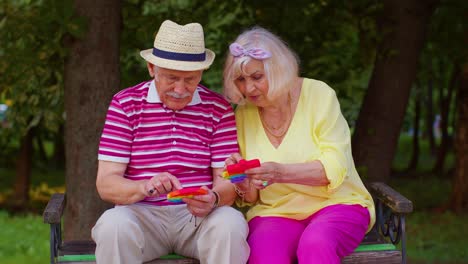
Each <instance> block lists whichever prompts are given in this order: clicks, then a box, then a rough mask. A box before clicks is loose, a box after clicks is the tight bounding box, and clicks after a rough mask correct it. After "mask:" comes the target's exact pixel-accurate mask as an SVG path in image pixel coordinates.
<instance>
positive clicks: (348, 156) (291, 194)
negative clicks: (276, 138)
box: [236, 79, 375, 230]
mask: <svg viewBox="0 0 468 264" xmlns="http://www.w3.org/2000/svg"><path fill="white" fill-rule="evenodd" d="M236 122H237V131H238V132H237V133H238V140H239V146H240V151H241V154H242V156H243V157H244V158H245V159H254V158H259V159H260V161H261V162H267V161H274V162H280V163H302V162H309V161H313V160H320V161H321V162H322V164H323V166H324V168H325V172H326V175H327V178H328V180H329V181H330V184H329V185H328V186H308V185H301V184H283V183H275V184H272V185H270V186H268V187H267V188H265V189H263V190H261V191H260V196H259V200H258V201H257V203H256V204H255V205H253V206H252V207H251V208H250V209H249V211H248V212H247V220H250V219H252V218H254V217H255V216H282V217H287V218H292V219H297V220H302V219H305V218H307V217H309V216H310V215H311V214H313V213H315V212H317V211H318V210H320V209H322V208H324V207H326V206H329V205H334V204H360V205H362V206H364V207H367V208H368V209H369V213H370V215H371V221H370V224H369V230H370V228H371V227H372V226H373V224H374V222H375V209H374V202H373V200H372V197H371V196H370V194H369V192H368V191H367V190H366V188H365V187H364V184H363V183H362V181H361V179H360V178H359V175H358V173H357V171H356V168H355V166H354V161H353V157H352V153H351V142H350V141H351V136H350V131H349V127H348V124H347V122H346V120H345V118H344V117H343V115H342V113H341V110H340V105H339V102H338V99H337V97H336V94H335V91H334V90H333V89H332V88H330V87H329V86H328V85H327V84H325V83H324V82H321V81H317V80H313V79H304V82H303V85H302V89H301V94H300V97H299V102H298V104H297V109H296V112H295V114H294V117H293V119H292V121H291V125H290V127H289V130H288V132H287V133H286V135H285V136H284V138H283V141H282V143H281V145H279V146H278V148H275V147H274V146H273V145H272V144H271V143H270V141H269V139H268V137H267V135H266V134H265V131H264V129H263V127H262V123H261V121H260V117H259V114H258V110H257V107H255V106H254V105H252V104H246V105H240V106H238V107H237V109H236Z"/></svg>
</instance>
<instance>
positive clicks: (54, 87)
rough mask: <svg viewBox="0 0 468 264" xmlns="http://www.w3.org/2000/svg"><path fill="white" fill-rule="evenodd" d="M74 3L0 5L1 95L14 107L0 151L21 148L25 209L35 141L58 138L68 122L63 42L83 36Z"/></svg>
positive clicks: (19, 177)
mask: <svg viewBox="0 0 468 264" xmlns="http://www.w3.org/2000/svg"><path fill="white" fill-rule="evenodd" d="M69 2H70V1H53V0H43V1H26V0H22V1H3V2H2V4H1V5H0V17H1V20H0V43H1V46H0V83H1V85H0V93H1V97H3V98H4V99H5V100H9V101H11V102H12V105H11V106H10V108H9V109H8V116H7V120H8V126H7V127H5V128H3V129H1V130H0V138H1V140H0V143H1V144H2V145H1V146H0V147H1V148H2V149H5V148H6V149H9V148H11V144H12V143H11V142H16V144H17V145H19V146H18V147H19V149H20V151H19V153H18V154H15V155H16V160H17V162H16V166H17V174H16V184H15V186H16V188H15V200H18V201H19V203H20V204H24V203H25V202H26V201H27V200H28V190H29V178H30V171H31V162H32V159H31V155H32V144H33V138H35V137H38V136H41V135H42V136H44V135H45V136H47V137H49V138H53V137H56V136H57V132H58V129H59V127H60V125H61V124H63V122H64V119H63V78H62V71H63V63H64V58H65V56H66V50H65V49H64V48H63V46H62V43H61V40H62V39H63V37H64V35H65V34H67V33H71V34H78V33H79V27H78V26H77V24H76V21H75V20H73V18H72V14H71V12H70V11H71V9H70V8H69V7H68V6H67V5H68V4H69ZM64 11H65V13H64ZM45 13H47V14H48V15H47V16H44V15H43V14H45ZM59 136H60V135H59ZM5 154H8V153H5ZM5 154H4V155H5Z"/></svg>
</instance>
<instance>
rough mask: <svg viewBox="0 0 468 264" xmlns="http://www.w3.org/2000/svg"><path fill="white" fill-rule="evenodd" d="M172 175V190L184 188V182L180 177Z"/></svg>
mask: <svg viewBox="0 0 468 264" xmlns="http://www.w3.org/2000/svg"><path fill="white" fill-rule="evenodd" d="M170 175H171V177H170V178H169V179H170V181H171V187H172V189H171V191H174V190H180V189H182V184H181V183H180V181H179V179H177V177H176V176H174V175H172V174H170Z"/></svg>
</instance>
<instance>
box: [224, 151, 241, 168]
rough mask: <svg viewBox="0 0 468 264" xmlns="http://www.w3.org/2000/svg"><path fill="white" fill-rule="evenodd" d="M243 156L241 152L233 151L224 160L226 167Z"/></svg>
mask: <svg viewBox="0 0 468 264" xmlns="http://www.w3.org/2000/svg"><path fill="white" fill-rule="evenodd" d="M241 159H243V158H242V156H241V155H240V154H239V153H233V154H231V156H229V157H228V158H227V159H226V160H225V161H224V167H225V168H226V167H227V166H229V165H232V164H236V163H238V162H239V161H240V160H241Z"/></svg>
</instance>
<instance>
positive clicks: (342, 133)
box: [316, 88, 354, 191]
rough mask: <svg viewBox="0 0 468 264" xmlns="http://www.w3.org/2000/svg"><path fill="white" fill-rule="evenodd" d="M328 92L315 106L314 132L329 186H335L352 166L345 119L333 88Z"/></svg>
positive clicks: (349, 140) (349, 139)
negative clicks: (316, 107) (315, 123)
mask: <svg viewBox="0 0 468 264" xmlns="http://www.w3.org/2000/svg"><path fill="white" fill-rule="evenodd" d="M328 91H329V92H327V93H325V96H323V98H321V99H320V102H321V103H319V107H318V109H317V117H318V118H317V125H316V133H317V137H318V142H319V149H320V157H319V159H318V160H319V161H320V162H321V163H322V165H323V167H324V169H325V173H326V176H327V178H328V180H329V181H330V183H329V185H328V190H329V191H333V190H334V189H336V188H338V187H339V186H340V185H341V184H342V183H343V181H344V180H345V178H346V177H347V175H348V172H349V173H350V172H351V170H352V166H354V165H353V164H354V162H353V157H352V154H351V136H350V131H349V127H348V123H347V122H346V119H345V118H344V116H343V114H342V113H341V110H340V104H339V102H338V98H337V97H336V94H335V92H334V91H333V90H332V89H331V88H329V89H328Z"/></svg>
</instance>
